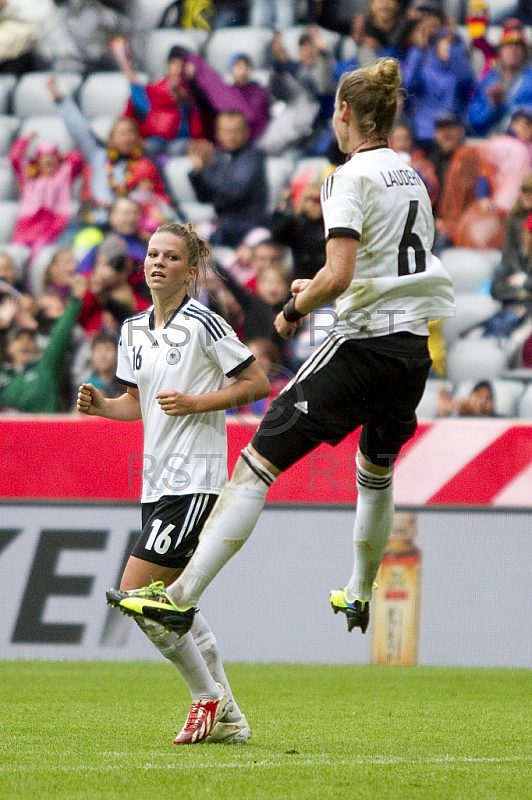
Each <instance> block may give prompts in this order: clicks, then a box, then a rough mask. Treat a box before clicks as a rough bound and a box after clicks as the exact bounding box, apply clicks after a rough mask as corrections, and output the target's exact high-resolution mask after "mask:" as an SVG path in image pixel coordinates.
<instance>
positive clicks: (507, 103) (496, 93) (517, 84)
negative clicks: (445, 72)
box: [469, 27, 532, 136]
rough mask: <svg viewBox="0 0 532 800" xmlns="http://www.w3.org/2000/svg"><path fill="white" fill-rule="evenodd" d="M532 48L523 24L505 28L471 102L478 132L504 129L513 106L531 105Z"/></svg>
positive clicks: (472, 123)
mask: <svg viewBox="0 0 532 800" xmlns="http://www.w3.org/2000/svg"><path fill="white" fill-rule="evenodd" d="M529 57H530V49H529V46H528V43H527V40H526V36H525V31H524V30H523V29H522V28H515V27H512V28H504V29H503V33H502V36H501V41H500V42H499V48H498V56H497V60H496V62H495V64H494V66H493V68H492V69H490V70H489V71H488V73H487V74H486V75H485V77H484V78H482V80H481V81H480V82H479V84H478V86H477V88H476V90H475V93H474V95H473V97H472V99H471V102H470V104H469V122H470V125H471V127H472V128H473V130H474V132H475V133H476V134H477V135H478V136H486V135H488V134H492V133H497V132H500V131H505V130H506V129H507V128H508V124H509V120H510V113H511V110H512V108H513V107H515V106H520V105H532V68H531V67H530V66H528V60H529Z"/></svg>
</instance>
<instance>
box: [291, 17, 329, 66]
mask: <svg viewBox="0 0 532 800" xmlns="http://www.w3.org/2000/svg"><path fill="white" fill-rule="evenodd" d="M308 29H309V26H308V25H294V27H293V28H287V29H286V30H284V31H283V32H282V37H283V42H284V45H285V47H286V50H287V53H288V55H289V56H290V58H293V59H294V60H297V59H298V58H299V45H298V42H299V38H300V36H301V34H303V33H305V31H307V30H308ZM319 31H320V33H321V34H322V35H323V37H324V39H325V41H326V42H327V44H328V46H329V49H330V51H331V53H333V55H336V50H337V48H338V46H339V45H340V40H341V38H342V37H341V35H340V34H339V33H337V32H336V31H330V30H327V28H321V27H320V28H319Z"/></svg>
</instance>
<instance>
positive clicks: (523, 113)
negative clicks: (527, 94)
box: [508, 105, 532, 153]
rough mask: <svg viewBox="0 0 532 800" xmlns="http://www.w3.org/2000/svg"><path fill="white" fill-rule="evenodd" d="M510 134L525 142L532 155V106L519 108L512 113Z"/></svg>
mask: <svg viewBox="0 0 532 800" xmlns="http://www.w3.org/2000/svg"><path fill="white" fill-rule="evenodd" d="M508 133H509V134H510V136H515V137H516V138H517V139H519V141H521V142H523V143H524V144H525V145H526V146H527V147H528V149H529V150H530V152H531V153H532V105H530V106H517V108H515V109H514V110H513V111H512V116H511V117H510V125H509V127H508Z"/></svg>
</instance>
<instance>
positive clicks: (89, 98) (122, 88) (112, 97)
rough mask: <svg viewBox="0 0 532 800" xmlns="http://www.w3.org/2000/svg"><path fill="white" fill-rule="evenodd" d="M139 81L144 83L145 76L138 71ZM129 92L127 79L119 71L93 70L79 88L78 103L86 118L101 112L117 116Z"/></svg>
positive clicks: (101, 113)
mask: <svg viewBox="0 0 532 800" xmlns="http://www.w3.org/2000/svg"><path fill="white" fill-rule="evenodd" d="M139 81H140V82H141V83H145V82H146V76H145V75H142V74H141V73H139ZM129 94H130V88H129V81H128V79H127V78H126V76H125V75H123V74H122V73H121V72H113V71H109V72H93V73H92V75H89V76H88V78H87V79H86V80H85V81H84V83H83V86H82V87H81V89H80V92H79V104H80V107H81V110H82V111H83V113H84V114H85V116H86V117H88V119H92V118H93V117H99V116H102V115H103V114H106V115H109V116H113V117H119V116H120V115H121V114H122V112H123V110H124V108H125V107H126V103H127V101H128V98H129Z"/></svg>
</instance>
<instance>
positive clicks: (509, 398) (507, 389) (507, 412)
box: [455, 378, 525, 417]
mask: <svg viewBox="0 0 532 800" xmlns="http://www.w3.org/2000/svg"><path fill="white" fill-rule="evenodd" d="M480 380H482V378H481V379H480ZM475 383H477V381H473V380H468V381H462V383H460V384H459V385H458V386H457V388H456V392H455V395H456V397H458V398H460V399H461V400H462V399H465V398H466V397H469V395H470V393H471V391H472V389H473V387H474V385H475ZM490 383H491V385H492V387H493V399H494V405H495V414H496V415H497V416H498V417H515V415H516V413H517V406H518V403H519V400H520V398H521V397H522V395H523V392H524V390H525V387H524V384H523V383H522V382H521V381H512V380H504V379H500V378H496V379H495V380H492V381H490Z"/></svg>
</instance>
